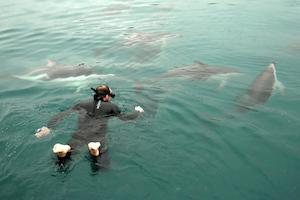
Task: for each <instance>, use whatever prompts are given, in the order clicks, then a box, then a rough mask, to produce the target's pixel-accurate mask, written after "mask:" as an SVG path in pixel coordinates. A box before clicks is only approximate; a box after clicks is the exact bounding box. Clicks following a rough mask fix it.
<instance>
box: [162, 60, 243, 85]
mask: <svg viewBox="0 0 300 200" xmlns="http://www.w3.org/2000/svg"><path fill="white" fill-rule="evenodd" d="M237 74H240V72H239V70H238V69H236V68H232V67H223V66H214V65H208V64H205V63H203V62H200V61H195V62H194V63H193V64H191V65H187V66H184V67H179V68H175V69H172V70H169V71H167V72H166V73H164V74H162V75H160V76H159V77H157V78H156V80H159V79H164V78H169V77H188V78H193V79H200V80H207V79H217V80H221V83H220V86H219V87H223V86H224V85H225V83H226V81H227V79H228V78H229V76H231V75H237Z"/></svg>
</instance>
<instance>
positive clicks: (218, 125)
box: [0, 0, 300, 200]
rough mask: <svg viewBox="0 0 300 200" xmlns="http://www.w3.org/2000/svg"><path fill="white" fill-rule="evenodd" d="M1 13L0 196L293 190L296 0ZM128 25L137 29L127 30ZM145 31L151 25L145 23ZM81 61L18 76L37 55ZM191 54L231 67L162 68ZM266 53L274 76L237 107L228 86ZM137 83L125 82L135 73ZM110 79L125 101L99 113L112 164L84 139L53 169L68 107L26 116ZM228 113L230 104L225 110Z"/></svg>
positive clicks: (262, 195)
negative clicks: (56, 74)
mask: <svg viewBox="0 0 300 200" xmlns="http://www.w3.org/2000/svg"><path fill="white" fill-rule="evenodd" d="M0 5H1V13H0V24H1V26H0V45H1V48H0V59H1V74H0V77H1V79H0V161H1V162H0V169H1V171H0V173H1V174H0V186H1V191H0V199H26V200H27V199H92V198H96V199H228V200H232V199H243V200H245V199H249V200H254V199H266V200H270V199H272V200H273V199H278V200H282V199H289V200H297V199H299V198H300V192H299V191H300V190H299V187H300V172H299V169H300V149H299V145H300V136H299V129H300V125H299V124H300V123H299V111H300V109H299V100H300V92H299V90H298V86H299V85H300V80H299V77H298V76H299V74H300V69H299V65H300V57H299V55H300V24H299V21H300V15H299V13H300V1H299V0H284V1H279V0H272V1H271V0H261V1H245V0H239V1H238V0H226V1H220V0H215V1H209V0H205V1H197V0H187V1H151V2H149V1H145V0H139V1H138V0H126V1H125V0H124V1H115V0H113V1H100V0H98V1H90V0H89V1H74V0H73V1H72V0H67V1H50V0H47V1H37V0H23V1H20V0H17V1H2V2H1V3H0ZM137 33H142V34H144V36H143V37H138V38H137V37H135V36H137ZM155 36H156V37H155ZM47 59H53V60H56V61H57V62H59V63H62V64H78V63H86V64H89V65H91V66H94V67H95V68H96V69H97V71H99V72H101V74H103V76H101V77H98V78H93V79H80V78H79V79H72V80H59V81H57V80H53V81H35V80H25V79H22V78H17V77H16V76H22V75H24V74H26V73H28V72H29V71H30V70H33V69H37V68H38V67H43V66H46V64H47ZM195 60H199V61H202V62H205V63H208V64H212V65H221V66H232V67H235V68H237V69H239V70H240V71H241V72H242V74H241V75H239V76H235V77H232V78H231V79H229V80H228V82H227V84H226V85H225V86H224V87H222V88H219V84H220V83H219V82H218V81H216V80H207V81H204V80H195V79H189V78H187V77H185V78H170V79H167V80H161V81H159V82H155V83H153V82H151V81H150V82H149V80H151V78H152V77H155V76H157V75H159V74H161V73H163V72H166V71H167V70H170V69H173V68H175V67H180V66H184V65H189V64H192V63H193V61H195ZM271 62H276V68H277V77H278V79H279V80H280V81H281V82H282V83H283V84H284V85H285V91H284V94H280V92H278V91H274V92H273V95H272V96H271V97H270V98H269V99H268V101H267V102H266V103H265V104H263V105H256V106H255V107H254V108H253V110H250V111H248V112H245V113H236V112H235V107H236V105H237V99H238V97H239V96H241V95H242V94H244V93H245V91H246V90H247V88H248V87H249V85H250V84H251V81H252V80H254V79H255V77H256V76H257V75H258V74H259V73H260V72H261V71H263V70H264V68H265V66H267V65H268V64H269V63H271ZM137 81H141V82H142V83H145V84H144V85H143V88H142V89H140V90H139V91H138V92H136V84H137V83H136V82H137ZM101 83H107V84H109V85H110V86H111V87H112V88H113V89H114V91H115V93H116V94H117V97H116V98H115V99H114V100H113V102H114V103H116V104H118V105H119V106H120V107H121V109H122V110H124V111H126V112H129V111H132V110H133V108H134V106H135V105H140V106H142V107H143V108H144V109H145V113H144V114H143V115H142V116H141V117H139V118H138V119H137V120H135V121H129V122H123V121H120V120H119V119H117V118H113V119H111V120H110V121H109V126H108V131H107V137H108V139H109V158H110V162H111V164H110V168H109V169H108V170H105V171H103V170H100V171H98V172H94V171H93V170H92V169H91V166H90V161H89V159H88V152H87V149H86V148H83V149H82V151H81V153H80V154H79V155H77V156H75V157H74V158H73V161H72V163H71V165H70V168H69V169H67V170H65V171H59V169H58V168H57V166H55V162H54V159H53V155H52V147H53V145H54V144H55V143H58V142H60V143H65V142H66V141H68V139H69V138H70V137H71V134H72V132H73V131H75V130H76V115H72V116H70V117H69V118H67V119H65V120H64V121H62V122H61V123H60V124H59V125H57V126H56V127H55V130H53V132H52V134H51V135H48V136H46V137H44V138H41V139H37V138H35V137H34V135H33V133H34V131H35V129H37V128H39V127H41V126H42V125H44V124H45V123H46V122H47V121H48V120H49V119H50V118H51V116H53V115H54V114H56V113H57V112H59V111H62V110H63V109H66V108H68V107H69V106H71V105H73V104H74V103H75V102H78V101H80V100H82V99H86V98H92V96H91V91H90V90H89V87H93V86H96V85H98V84H101ZM229 116H231V117H229Z"/></svg>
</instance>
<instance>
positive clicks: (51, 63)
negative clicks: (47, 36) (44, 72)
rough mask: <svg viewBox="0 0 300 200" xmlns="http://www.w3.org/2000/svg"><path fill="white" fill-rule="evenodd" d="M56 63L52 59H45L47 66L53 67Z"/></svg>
mask: <svg viewBox="0 0 300 200" xmlns="http://www.w3.org/2000/svg"><path fill="white" fill-rule="evenodd" d="M55 65H56V62H55V61H54V60H50V59H49V60H47V67H54V66H55Z"/></svg>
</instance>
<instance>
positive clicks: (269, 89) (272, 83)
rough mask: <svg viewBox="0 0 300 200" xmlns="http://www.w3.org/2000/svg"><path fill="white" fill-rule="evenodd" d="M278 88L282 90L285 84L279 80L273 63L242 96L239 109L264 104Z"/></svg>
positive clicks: (243, 109) (242, 109)
mask: <svg viewBox="0 0 300 200" xmlns="http://www.w3.org/2000/svg"><path fill="white" fill-rule="evenodd" d="M276 88H279V89H280V91H281V92H282V91H283V89H284V86H283V84H282V83H281V82H279V81H278V80H277V75H276V68H275V65H274V64H273V63H271V64H270V65H269V66H267V67H266V69H265V70H264V71H263V72H261V73H260V74H259V75H258V76H257V77H256V78H255V79H254V80H253V81H252V83H251V85H250V87H249V88H248V90H247V92H246V93H245V94H244V95H243V96H242V97H241V98H240V100H239V104H238V110H239V111H246V110H248V109H249V108H250V107H251V106H254V105H256V104H264V103H265V102H266V101H267V100H268V99H269V97H270V96H271V95H272V93H273V91H274V89H276Z"/></svg>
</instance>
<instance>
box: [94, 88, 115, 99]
mask: <svg viewBox="0 0 300 200" xmlns="http://www.w3.org/2000/svg"><path fill="white" fill-rule="evenodd" d="M91 90H93V91H94V92H95V94H94V100H96V101H99V100H101V101H103V98H104V97H105V96H106V95H108V96H110V97H112V98H114V97H115V96H116V95H115V94H114V93H113V92H112V90H111V89H110V88H109V87H108V86H107V85H99V86H97V87H96V89H94V88H91Z"/></svg>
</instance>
